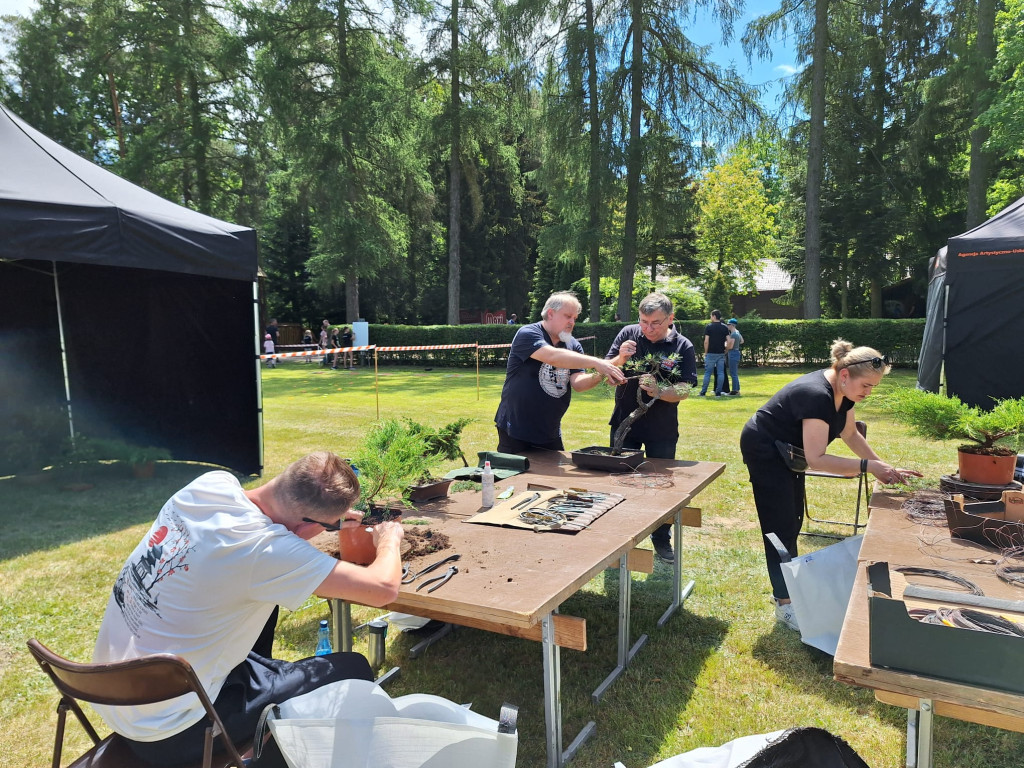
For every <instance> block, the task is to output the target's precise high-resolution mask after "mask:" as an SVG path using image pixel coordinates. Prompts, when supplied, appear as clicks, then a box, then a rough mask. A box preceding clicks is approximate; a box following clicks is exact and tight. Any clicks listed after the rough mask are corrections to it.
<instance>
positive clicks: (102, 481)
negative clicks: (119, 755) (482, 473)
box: [0, 363, 1024, 768]
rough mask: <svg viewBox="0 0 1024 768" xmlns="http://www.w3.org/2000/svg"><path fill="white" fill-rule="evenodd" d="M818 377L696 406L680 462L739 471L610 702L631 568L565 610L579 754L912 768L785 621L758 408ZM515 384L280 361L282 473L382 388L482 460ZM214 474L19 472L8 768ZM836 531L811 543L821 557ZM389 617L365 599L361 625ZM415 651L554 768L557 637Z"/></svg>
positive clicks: (286, 653)
mask: <svg viewBox="0 0 1024 768" xmlns="http://www.w3.org/2000/svg"><path fill="white" fill-rule="evenodd" d="M800 372H801V371H797V370H794V369H785V370H778V369H744V370H743V371H742V372H741V373H742V381H743V397H740V398H693V399H691V400H689V401H686V402H684V403H682V404H681V406H680V432H681V436H680V440H679V451H678V455H679V458H683V459H700V460H713V461H723V462H725V463H726V464H727V468H726V471H725V473H724V474H723V475H722V476H721V477H720V478H719V479H718V480H717V481H716V482H714V483H713V484H712V485H711V486H710V487H709V488H708V489H706V490H705V491H704V492H702V493H701V494H700V495H699V496H698V497H697V499H696V504H697V506H700V507H701V508H702V509H703V510H704V526H703V527H702V528H700V529H692V528H684V529H683V541H682V542H681V546H680V547H679V550H681V556H682V558H683V568H684V576H686V577H689V578H693V579H695V580H696V588H695V590H694V593H693V595H692V596H691V597H690V599H689V600H688V601H687V602H686V604H685V606H684V607H683V609H682V610H680V611H679V612H677V614H676V615H675V616H674V617H673V618H672V619H671V620H670V621H669V622H668V623H667V624H666V626H665V627H663V628H660V629H659V628H658V627H657V619H658V617H659V616H660V615H661V614H662V612H663V611H664V609H665V607H666V606H667V602H668V596H669V592H670V589H671V570H670V569H669V568H668V567H665V566H663V565H660V564H658V565H657V567H656V568H655V571H654V573H653V574H652V575H650V576H644V575H635V576H634V584H635V586H634V592H633V599H632V608H633V619H632V629H633V633H634V634H633V636H634V639H635V638H636V637H637V636H638V635H639V634H640V633H641V632H646V633H648V634H649V635H650V638H651V639H650V641H649V643H648V645H647V646H646V647H645V648H644V649H643V650H642V651H641V652H640V654H639V655H638V656H637V657H636V658H635V660H634V662H633V664H632V665H631V666H630V668H629V669H628V670H627V671H626V673H625V674H624V675H623V676H622V677H621V678H620V679H619V680H618V681H617V682H616V684H615V685H614V686H612V688H611V689H610V690H609V691H608V693H607V694H606V695H605V697H604V699H603V701H602V703H601V704H600V705H598V706H596V707H595V706H593V705H592V704H591V703H590V693H591V691H593V689H594V688H596V687H597V685H598V684H599V683H600V682H601V681H602V680H603V679H604V677H605V675H606V674H607V673H608V672H609V671H610V670H611V669H612V668H613V667H614V665H615V658H616V645H615V643H616V640H615V638H616V617H617V609H618V583H617V582H618V575H617V572H616V571H606V572H605V573H604V574H602V575H600V576H598V577H597V578H595V579H594V580H593V581H592V582H591V583H590V584H588V585H587V587H586V588H585V589H584V590H582V591H581V592H580V593H579V594H577V595H576V596H574V597H573V598H571V599H570V600H569V601H568V602H567V603H566V604H565V605H564V606H563V611H564V612H565V613H569V614H572V615H574V616H582V617H584V618H585V619H586V620H587V629H588V645H589V650H588V651H587V652H586V653H579V652H575V651H568V650H563V651H562V655H561V668H562V680H563V689H562V712H563V720H564V724H565V729H564V730H565V745H568V743H569V741H570V740H571V739H572V738H573V737H574V736H575V734H576V733H577V732H578V730H579V729H580V728H581V727H582V726H583V725H585V724H586V723H587V722H588V721H589V720H596V721H597V733H596V734H595V736H594V737H593V738H591V740H590V741H589V742H588V743H587V744H586V745H585V746H584V747H583V749H582V750H581V752H580V753H579V754H578V756H577V758H576V760H575V761H574V762H573V763H572V764H573V765H578V766H581V768H591V767H593V768H597V767H599V766H600V767H603V768H607V767H609V766H611V765H612V763H613V762H615V761H616V760H621V761H622V762H623V763H625V765H626V766H628V768H639V767H642V766H648V765H650V764H651V763H654V762H656V761H658V760H661V759H664V758H666V757H669V756H671V755H674V754H677V753H679V752H683V751H685V750H688V749H693V748H695V747H699V746H707V745H715V744H720V743H722V742H725V741H728V740H730V739H733V738H736V737H737V736H742V735H746V734H751V733H764V732H768V731H773V730H776V729H779V728H785V727H789V726H797V725H817V726H821V727H823V728H827V729H828V730H830V731H832V732H834V733H837V734H839V735H841V736H842V737H843V738H845V739H846V740H847V741H849V742H850V743H851V744H852V745H853V747H854V748H855V749H856V750H857V751H858V752H859V753H860V754H861V756H863V757H864V758H865V760H866V761H867V762H868V763H869V764H870V765H871V766H873V768H897V766H901V765H903V759H904V753H903V750H904V733H905V727H906V713H905V711H903V710H898V709H896V708H894V707H890V706H886V705H884V704H879V703H876V702H875V701H874V698H873V696H872V695H871V693H870V692H868V691H864V690H861V689H857V688H851V687H849V686H846V685H843V684H840V683H837V682H834V681H833V680H832V659H831V657H829V656H826V655H825V654H822V653H820V652H818V651H816V650H814V649H811V648H809V647H807V646H805V645H803V644H802V643H801V642H800V640H799V638H798V637H797V635H796V634H795V633H793V632H791V631H789V630H786V629H784V628H781V627H780V626H778V625H776V623H775V621H774V616H773V613H772V609H771V604H770V601H769V594H770V592H769V585H768V578H767V575H766V573H765V568H764V561H763V552H762V549H761V545H760V533H759V530H758V527H757V518H756V514H755V512H754V506H753V500H752V498H751V494H750V488H749V485H748V483H747V477H746V472H745V469H744V467H743V464H742V462H741V460H740V454H739V433H740V429H741V428H742V426H743V424H744V422H745V421H746V419H747V418H748V417H749V415H750V414H751V413H752V412H753V411H754V410H755V409H756V408H757V407H758V406H759V405H760V404H762V403H763V402H764V401H765V400H767V399H768V398H769V397H770V396H771V395H772V394H773V393H774V392H775V391H776V390H778V389H779V387H781V386H782V385H783V384H785V383H786V382H787V381H789V380H791V379H792V378H793V377H794V376H796V375H797V374H798V373H800ZM503 379H504V372H503V371H498V370H488V371H486V372H483V373H481V377H480V390H479V396H478V392H477V378H476V374H475V372H474V371H472V370H469V369H435V370H433V371H423V370H422V369H415V370H414V369H401V368H383V369H381V374H380V377H379V392H375V388H374V377H373V373H372V370H370V369H362V370H359V371H356V372H347V371H330V370H326V369H321V368H319V367H315V366H312V365H304V364H301V363H298V364H294V363H293V364H286V365H283V366H281V367H279V368H278V369H276V370H272V371H264V377H263V387H264V409H265V411H264V429H265V451H266V459H265V463H266V476H267V477H272V476H274V475H276V474H277V473H279V472H280V471H281V470H282V469H283V468H284V467H285V466H287V464H288V463H290V462H291V461H293V460H294V459H296V458H298V457H299V456H301V455H303V454H304V453H307V452H309V451H312V450H318V449H323V448H328V449H331V450H333V451H336V452H337V453H339V454H341V455H346V454H348V453H349V452H351V450H352V449H353V447H354V446H355V444H356V443H357V441H358V440H359V438H360V436H361V435H362V434H363V432H364V431H365V430H366V429H367V427H368V426H369V425H370V424H372V423H373V421H374V420H375V419H376V414H377V403H378V398H379V406H380V413H381V415H382V416H398V417H402V416H407V417H410V418H413V419H415V420H416V421H418V422H420V423H424V424H428V425H441V424H444V423H447V422H449V421H452V420H453V419H455V418H457V417H458V416H463V415H467V416H471V417H473V418H475V419H476V421H475V422H474V423H473V424H471V425H470V426H469V427H468V428H467V429H466V431H465V433H464V438H463V448H464V450H465V452H466V454H467V456H468V457H470V458H473V457H475V453H476V451H478V450H483V449H492V448H493V447H494V445H495V443H496V435H495V432H494V426H493V422H492V418H493V415H494V411H495V408H496V406H497V402H498V398H499V395H500V392H501V385H502V381H503ZM912 381H913V377H912V375H911V374H910V373H909V372H897V373H895V374H893V375H890V376H889V377H887V379H886V381H885V383H884V384H883V386H882V387H880V388H879V391H880V392H884V391H885V389H886V388H888V387H891V386H895V385H897V384H904V385H906V384H910V383H911V382H912ZM611 408H612V402H611V395H610V393H609V392H608V391H607V390H605V389H604V388H599V389H597V390H593V391H591V392H586V393H583V394H576V395H574V396H573V403H572V406H571V408H570V410H569V413H568V414H567V416H566V418H565V420H564V421H563V425H562V426H563V430H564V433H565V442H566V445H567V446H568V447H570V448H573V447H582V446H585V445H594V444H607V441H608V426H607V422H608V416H609V414H610V412H611ZM858 417H859V418H862V419H865V420H866V421H867V422H868V423H869V432H868V437H869V440H870V442H871V443H872V445H874V446H875V448H876V449H877V450H878V452H879V453H880V455H881V456H882V457H883V458H885V459H887V460H889V461H891V462H893V463H895V464H898V465H901V466H908V467H916V468H918V469H920V470H922V471H923V472H925V473H926V475H928V476H930V477H932V478H934V479H935V480H936V481H937V479H938V477H939V475H941V474H944V473H946V472H950V471H953V470H954V469H955V461H956V459H955V452H954V449H953V445H952V444H942V443H929V442H924V441H922V440H920V439H918V438H915V437H912V436H909V435H908V433H907V432H906V430H905V429H904V428H903V427H900V426H897V425H895V424H893V422H892V421H891V419H889V418H888V417H887V416H885V415H884V414H882V413H881V411H880V410H878V408H877V404H876V403H873V402H872V400H868V401H867V402H865V403H864V404H863V405H861V406H860V407H858ZM836 450H841V449H840V448H837V449H836ZM453 466H454V465H453ZM201 471H203V467H201V466H196V465H189V464H183V463H164V464H161V465H160V466H159V470H158V474H157V477H156V478H155V479H153V480H148V481H139V480H131V479H128V478H127V477H124V476H123V475H124V474H125V473H124V472H123V471H122V470H121V468H119V467H116V466H106V467H98V468H97V471H96V473H95V474H96V476H95V477H94V478H90V479H91V480H92V481H93V482H94V483H95V487H94V488H92V489H91V490H87V491H82V492H70V491H64V490H61V487H60V486H61V483H60V482H59V481H57V480H55V481H53V482H50V483H48V484H45V485H40V486H25V485H22V484H20V483H19V482H18V481H17V479H13V478H5V479H0V523H2V526H3V528H2V531H3V532H2V534H0V612H2V614H0V615H2V617H3V619H2V625H0V722H2V723H3V724H4V726H5V736H4V739H3V742H4V743H3V746H2V748H0V766H11V768H15V767H16V768H24V767H25V766H43V765H47V764H49V760H50V751H51V749H52V739H53V727H54V723H55V718H56V714H55V711H54V710H55V706H56V696H55V693H54V689H53V687H52V685H51V684H50V683H49V681H48V680H47V679H46V678H45V677H44V676H43V674H42V673H41V672H40V671H39V670H38V669H37V668H36V667H35V665H34V663H33V662H32V660H31V658H30V656H29V654H28V651H27V649H26V647H25V641H26V640H27V639H28V638H30V637H37V638H39V639H40V640H41V641H42V642H44V643H46V644H47V645H50V646H51V647H53V648H54V649H55V650H57V651H58V652H60V653H62V654H64V655H66V656H68V657H70V658H73V659H77V660H88V659H89V658H90V657H91V653H92V646H93V642H94V640H95V635H96V630H97V628H98V626H99V621H100V618H101V617H102V614H103V610H104V608H105V606H106V601H107V597H108V595H109V592H110V587H111V584H112V583H113V580H114V578H115V576H116V575H117V572H118V571H119V570H120V568H121V565H122V563H123V561H124V558H125V557H126V556H127V555H128V553H129V552H130V550H131V549H132V548H133V547H134V546H135V544H136V543H137V541H138V539H139V537H140V536H141V535H142V534H143V532H144V531H145V529H146V528H147V527H148V525H149V524H150V522H151V520H152V518H153V516H154V515H155V514H156V512H157V510H158V508H159V507H160V506H161V505H162V504H163V502H164V501H165V500H166V499H167V497H168V496H170V495H171V494H172V493H173V492H174V491H175V490H176V489H178V488H179V487H181V486H182V485H184V484H185V483H186V482H188V481H189V480H190V479H191V478H192V477H194V476H195V475H197V474H199V473H200V472H201ZM260 482H262V480H255V479H254V480H252V481H251V483H250V485H256V484H259V483H260ZM808 496H809V498H810V503H811V507H812V514H815V516H819V514H818V513H821V514H825V515H826V516H832V515H836V514H838V515H845V514H848V515H849V516H850V517H851V519H852V513H853V506H854V501H855V496H856V483H852V482H837V481H830V480H817V481H815V480H809V481H808ZM821 528H822V529H823V530H827V529H828V527H827V526H821ZM833 530H834V529H833ZM827 543H828V542H827V541H826V540H823V539H817V538H809V537H802V539H801V547H802V548H803V551H809V550H811V549H814V548H817V547H820V546H823V545H825V544H827ZM378 613H380V611H371V610H370V609H360V610H357V611H355V620H356V622H357V623H358V622H361V621H364V620H366V619H368V618H371V617H372V616H374V615H376V614H378ZM326 615H327V606H326V603H325V602H324V601H321V600H318V599H315V598H313V599H310V600H309V601H308V602H307V603H306V604H305V605H304V606H303V607H302V608H301V609H300V610H298V611H296V612H294V613H287V612H286V613H285V614H284V616H283V619H282V622H281V626H280V628H279V632H278V640H277V647H276V651H277V654H278V655H279V656H281V657H282V658H298V657H301V656H305V655H309V654H311V653H312V652H313V648H314V645H315V641H316V625H317V622H318V620H319V619H320V618H323V617H325V616H326ZM412 644H413V641H412V640H411V639H410V637H409V636H407V635H396V636H390V637H389V638H388V659H387V665H388V666H389V667H390V666H393V665H399V666H401V667H402V675H401V677H400V679H399V680H398V681H396V682H395V683H394V684H393V685H392V686H391V687H390V689H389V690H390V693H391V694H392V695H396V696H397V695H402V694H405V693H411V692H414V691H423V692H428V693H434V694H438V695H441V696H445V697H447V698H449V699H452V700H454V701H458V702H472V703H473V706H474V709H476V710H477V711H479V712H482V713H483V714H485V715H488V716H491V717H496V716H497V713H498V709H499V707H500V705H501V703H502V702H503V701H510V702H513V703H515V704H517V705H519V707H520V717H519V725H520V748H519V762H518V764H519V765H520V766H528V767H532V766H542V765H544V761H545V747H544V710H543V688H542V675H541V654H540V646H539V645H538V644H536V643H532V642H529V641H525V640H518V639H515V638H510V637H504V636H501V635H495V634H489V633H487V632H482V631H477V630H472V629H462V628H460V629H458V630H457V631H456V632H455V633H454V634H453V635H452V636H450V637H449V638H447V639H445V640H444V641H442V642H441V643H439V644H438V645H435V646H433V647H432V648H430V650H429V651H427V653H426V654H425V655H423V656H421V657H420V658H419V659H416V660H410V659H409V658H408V651H409V648H410V647H411V646H412ZM358 647H360V646H357V648H358ZM68 734H69V747H68V753H67V754H68V755H72V754H76V751H81V750H83V749H84V748H85V746H86V743H87V739H86V737H85V736H84V734H83V733H82V732H81V729H80V728H79V727H78V726H77V725H76V724H74V723H72V724H70V725H69V726H68ZM1022 753H1024V738H1022V737H1021V736H1019V735H1017V734H1013V733H1009V732H1006V731H1000V730H997V729H994V728H986V727H983V726H976V725H970V724H966V723H960V722H956V721H953V720H947V719H943V718H938V719H937V721H936V727H935V764H936V765H938V766H957V767H958V768H982V766H984V767H985V768H998V767H999V766H1005V767H1006V768H1009V767H1010V766H1017V765H1019V764H1020V762H1021V758H1020V755H1021V754H1022ZM66 762H68V761H67V760H65V763H66Z"/></svg>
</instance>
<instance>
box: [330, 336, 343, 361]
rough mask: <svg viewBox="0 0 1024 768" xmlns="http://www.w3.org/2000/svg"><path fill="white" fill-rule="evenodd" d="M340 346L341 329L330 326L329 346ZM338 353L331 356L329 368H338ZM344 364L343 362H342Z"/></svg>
mask: <svg viewBox="0 0 1024 768" xmlns="http://www.w3.org/2000/svg"><path fill="white" fill-rule="evenodd" d="M340 346H341V329H340V328H331V348H332V349H338V348H339V347H340ZM338 357H339V355H338V353H337V352H335V353H334V354H333V355H332V356H331V370H335V371H336V370H338ZM343 365H344V363H343Z"/></svg>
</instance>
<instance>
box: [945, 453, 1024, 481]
mask: <svg viewBox="0 0 1024 768" xmlns="http://www.w3.org/2000/svg"><path fill="white" fill-rule="evenodd" d="M957 459H958V462H959V468H960V479H961V480H963V481H964V482H965V483H980V484H983V485H1006V484H1007V483H1010V482H1013V470H1014V467H1015V466H1016V464H1017V456H1016V455H1015V454H1013V453H1011V454H1010V455H1009V456H990V455H987V454H981V453H966V452H964V451H958V452H957Z"/></svg>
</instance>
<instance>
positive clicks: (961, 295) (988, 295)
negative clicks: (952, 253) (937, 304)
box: [945, 257, 1024, 409]
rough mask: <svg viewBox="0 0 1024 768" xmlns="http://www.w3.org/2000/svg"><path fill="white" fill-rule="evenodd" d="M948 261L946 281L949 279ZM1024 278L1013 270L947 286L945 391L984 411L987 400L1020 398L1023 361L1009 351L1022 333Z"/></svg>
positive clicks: (973, 274) (964, 275)
mask: <svg viewBox="0 0 1024 768" xmlns="http://www.w3.org/2000/svg"><path fill="white" fill-rule="evenodd" d="M952 261H953V259H952V257H951V258H950V271H949V276H952V275H953V268H952V267H953V264H952ZM1022 291H1024V273H1022V271H1021V269H1020V264H1017V265H1016V268H1014V269H1001V270H1000V269H983V270H973V271H966V270H965V271H961V272H960V273H959V274H956V275H955V279H951V280H950V281H949V313H948V316H947V317H946V323H947V325H946V355H945V368H946V391H947V392H948V393H949V394H951V395H956V396H957V397H959V398H960V399H961V400H963V401H964V402H965V403H968V404H970V405H977V406H981V407H982V408H985V409H988V408H991V407H992V405H993V401H992V398H999V399H1002V398H1007V397H1021V396H1022V395H1024V356H1020V355H1017V354H1016V353H1015V352H1014V351H1013V346H1014V343H1015V338H1016V329H1019V328H1022V327H1024V302H1022V301H1021V298H1020V297H1021V292H1022Z"/></svg>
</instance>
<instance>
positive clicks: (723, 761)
mask: <svg viewBox="0 0 1024 768" xmlns="http://www.w3.org/2000/svg"><path fill="white" fill-rule="evenodd" d="M783 733H785V731H773V732H772V733H762V734H758V735H754V736H740V737H739V738H738V739H733V740H732V741H729V742H726V743H725V744H723V745H722V746H720V747H698V748H697V749H691V750H690V751H689V752H684V753H683V754H681V755H676V756H675V757H670V758H668V759H666V760H662V761H661V762H659V763H655V764H654V765H652V766H651V768H739V766H742V765H743V764H744V763H746V762H747V761H748V760H750V758H752V757H754V756H755V755H756V754H757V753H758V752H760V751H761V750H762V749H764V748H765V746H767V745H768V744H769V743H771V742H772V741H774V740H775V739H777V738H778V737H779V736H781V735H782V734H783Z"/></svg>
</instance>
